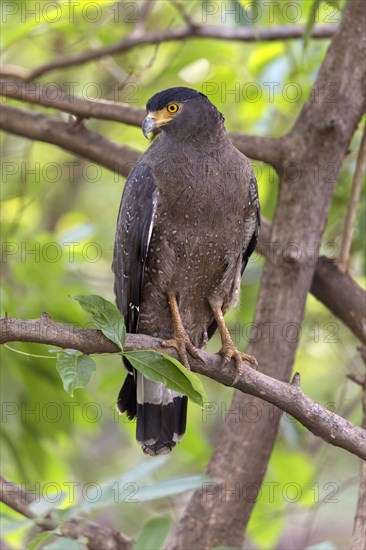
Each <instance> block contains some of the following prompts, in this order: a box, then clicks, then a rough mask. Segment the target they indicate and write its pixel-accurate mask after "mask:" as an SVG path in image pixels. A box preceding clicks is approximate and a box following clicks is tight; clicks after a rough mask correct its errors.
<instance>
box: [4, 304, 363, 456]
mask: <svg viewBox="0 0 366 550" xmlns="http://www.w3.org/2000/svg"><path fill="white" fill-rule="evenodd" d="M14 341H18V342H35V343H41V344H50V345H54V346H58V347H61V348H72V349H77V350H79V351H81V352H83V353H87V354H91V353H118V352H119V349H118V347H117V346H116V345H115V344H114V343H113V342H111V341H110V340H108V339H106V338H105V337H104V336H103V334H102V333H101V332H99V331H97V330H90V329H80V328H77V327H73V326H70V325H65V324H62V323H56V322H54V321H52V320H51V319H50V318H49V317H48V315H45V314H44V315H43V316H42V317H41V318H40V319H31V320H21V319H12V318H9V317H5V318H4V319H1V320H0V343H6V342H14ZM136 349H143V350H156V351H161V352H165V353H166V348H162V347H161V346H160V340H159V339H157V338H152V337H151V336H146V335H144V334H128V335H127V339H126V343H125V350H126V351H132V350H136ZM170 353H171V354H172V355H174V356H175V357H177V355H176V352H175V351H174V350H171V351H170ZM200 355H201V357H202V361H201V360H200V359H194V358H192V359H191V360H190V364H191V367H192V370H194V371H195V372H198V373H199V374H203V375H205V376H208V377H209V378H212V379H213V380H216V381H217V382H219V383H221V384H225V385H226V386H232V387H234V388H236V389H238V390H240V391H241V392H243V393H248V394H250V395H253V396H255V397H259V398H260V399H263V400H265V401H267V402H268V403H272V404H273V405H275V406H276V407H278V408H280V409H281V410H283V411H286V412H287V413H289V414H290V415H291V416H293V417H294V418H296V420H298V421H299V422H301V424H303V426H305V427H306V428H307V429H308V430H309V431H311V432H312V433H313V434H314V435H316V436H318V437H321V438H322V439H324V440H325V441H327V442H328V443H331V444H332V445H336V446H338V447H342V448H343V449H346V450H347V451H349V452H350V453H352V454H355V455H356V456H359V457H360V458H363V459H365V460H366V432H365V431H364V430H362V429H361V428H359V427H357V426H354V425H353V424H351V423H350V422H348V420H346V419H344V418H342V417H340V416H338V415H336V414H334V413H332V412H330V411H328V410H327V409H325V408H324V407H322V406H321V405H319V404H318V403H316V402H314V401H312V400H311V399H310V398H309V397H307V396H306V395H305V394H304V393H303V392H302V390H301V388H300V385H299V375H298V374H297V375H295V377H294V380H293V382H292V384H287V383H286V382H282V381H280V380H276V379H274V378H272V377H270V376H267V375H265V374H263V373H261V372H258V371H255V370H254V369H252V368H249V367H248V368H246V370H245V372H244V374H242V375H240V376H237V371H236V368H235V365H234V364H233V362H231V363H230V364H228V365H223V364H222V358H221V356H219V355H214V354H212V353H207V352H204V351H202V352H201V354H200Z"/></svg>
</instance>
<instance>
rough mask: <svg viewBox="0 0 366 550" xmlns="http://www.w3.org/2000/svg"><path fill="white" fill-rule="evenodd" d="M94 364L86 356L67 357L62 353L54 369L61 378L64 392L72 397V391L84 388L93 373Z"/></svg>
mask: <svg viewBox="0 0 366 550" xmlns="http://www.w3.org/2000/svg"><path fill="white" fill-rule="evenodd" d="M95 368H96V367H95V363H94V361H93V359H92V358H91V357H89V356H88V355H68V354H66V353H62V354H60V355H59V357H58V358H57V361H56V369H57V371H58V373H59V375H60V376H61V380H62V383H63V385H64V390H65V391H67V393H68V394H70V395H71V397H74V390H76V389H77V388H85V387H86V386H87V385H88V384H89V382H90V379H91V377H92V375H93V372H94V371H95Z"/></svg>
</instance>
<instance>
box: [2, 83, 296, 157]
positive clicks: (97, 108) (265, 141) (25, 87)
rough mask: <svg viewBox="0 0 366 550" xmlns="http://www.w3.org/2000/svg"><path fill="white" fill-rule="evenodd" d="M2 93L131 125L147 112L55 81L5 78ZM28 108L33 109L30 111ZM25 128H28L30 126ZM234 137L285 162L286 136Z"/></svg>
mask: <svg viewBox="0 0 366 550" xmlns="http://www.w3.org/2000/svg"><path fill="white" fill-rule="evenodd" d="M52 90H53V93H54V94H55V95H54V98H52V97H50V95H52ZM0 95H2V96H3V97H8V98H12V99H19V100H21V101H26V102H28V103H32V104H35V105H42V106H44V107H51V108H53V109H59V110H61V111H65V112H66V113H70V114H72V115H74V116H77V117H78V118H79V119H82V118H97V119H102V120H113V121H115V122H122V123H124V124H129V125H131V126H141V124H142V122H143V120H144V118H145V116H146V112H145V110H144V109H136V108H134V107H129V106H128V107H127V106H126V105H122V104H121V103H117V102H114V101H108V100H95V101H93V100H91V99H83V98H81V97H77V96H70V95H69V94H65V93H63V92H61V90H60V89H58V88H57V87H55V85H52V87H51V89H50V88H49V87H48V86H43V85H42V84H40V83H39V82H36V83H32V84H29V83H24V82H19V81H17V82H15V81H10V80H6V79H1V80H0ZM13 109H14V107H13ZM28 112H29V113H30V111H28ZM31 114H33V113H31ZM23 116H24V113H20V114H19V116H18V118H22V117H23ZM42 116H45V115H42ZM13 119H14V115H12V118H11V120H10V123H11V122H12V121H13ZM14 123H15V121H14ZM8 124H9V122H8ZM7 131H8V132H12V130H11V127H10V126H8V128H7ZM24 131H26V129H25V130H24ZM12 133H17V132H12ZM22 135H25V134H22ZM230 137H231V140H232V142H233V143H234V145H235V146H236V147H237V148H238V149H239V151H242V152H243V153H244V154H245V155H247V156H248V157H250V158H252V159H255V160H261V161H263V162H267V163H268V164H272V165H273V166H275V167H278V166H280V165H281V162H282V158H283V154H284V152H285V149H284V147H283V138H268V137H262V136H251V135H248V134H241V133H238V132H233V133H231V134H230ZM119 154H120V153H119Z"/></svg>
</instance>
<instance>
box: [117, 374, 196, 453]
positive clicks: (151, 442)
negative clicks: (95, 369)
mask: <svg viewBox="0 0 366 550" xmlns="http://www.w3.org/2000/svg"><path fill="white" fill-rule="evenodd" d="M117 409H118V411H119V412H120V413H123V412H126V413H127V416H128V418H130V419H131V420H132V419H133V418H134V417H135V416H136V417H137V425H136V439H137V441H138V442H139V443H140V445H141V447H142V450H143V451H144V453H146V454H148V455H150V456H155V455H161V454H166V453H169V452H170V451H171V450H172V449H173V447H175V444H176V443H177V442H179V441H181V439H182V438H183V435H184V433H185V429H186V421H187V396H186V395H181V394H178V393H176V392H174V391H172V390H169V389H168V388H166V387H165V386H164V384H161V383H160V382H151V381H150V380H147V379H146V378H145V377H144V376H143V375H142V374H140V373H139V372H136V371H133V373H129V374H128V375H127V377H126V380H125V382H124V384H123V386H122V389H121V391H120V393H119V395H118V400H117Z"/></svg>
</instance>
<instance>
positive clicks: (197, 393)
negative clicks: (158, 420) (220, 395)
mask: <svg viewBox="0 0 366 550" xmlns="http://www.w3.org/2000/svg"><path fill="white" fill-rule="evenodd" d="M123 356H124V357H126V359H128V361H129V362H130V363H131V365H132V366H133V367H134V368H135V369H136V370H138V371H139V372H141V374H143V375H144V376H146V378H148V379H149V380H152V381H153V382H162V383H163V384H164V385H165V386H167V387H168V388H170V389H171V390H174V391H176V392H178V393H182V394H184V395H187V396H188V397H189V398H190V399H191V400H192V401H193V402H194V403H197V405H200V406H201V407H203V402H204V401H207V397H206V394H205V390H204V389H203V385H202V382H201V380H200V379H199V378H198V376H197V375H195V374H193V372H191V371H189V370H188V369H186V368H185V367H184V366H183V365H182V364H181V363H180V362H179V361H177V360H176V359H174V357H170V356H169V355H166V354H165V353H160V352H157V351H150V350H148V351H130V352H124V353H123Z"/></svg>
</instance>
